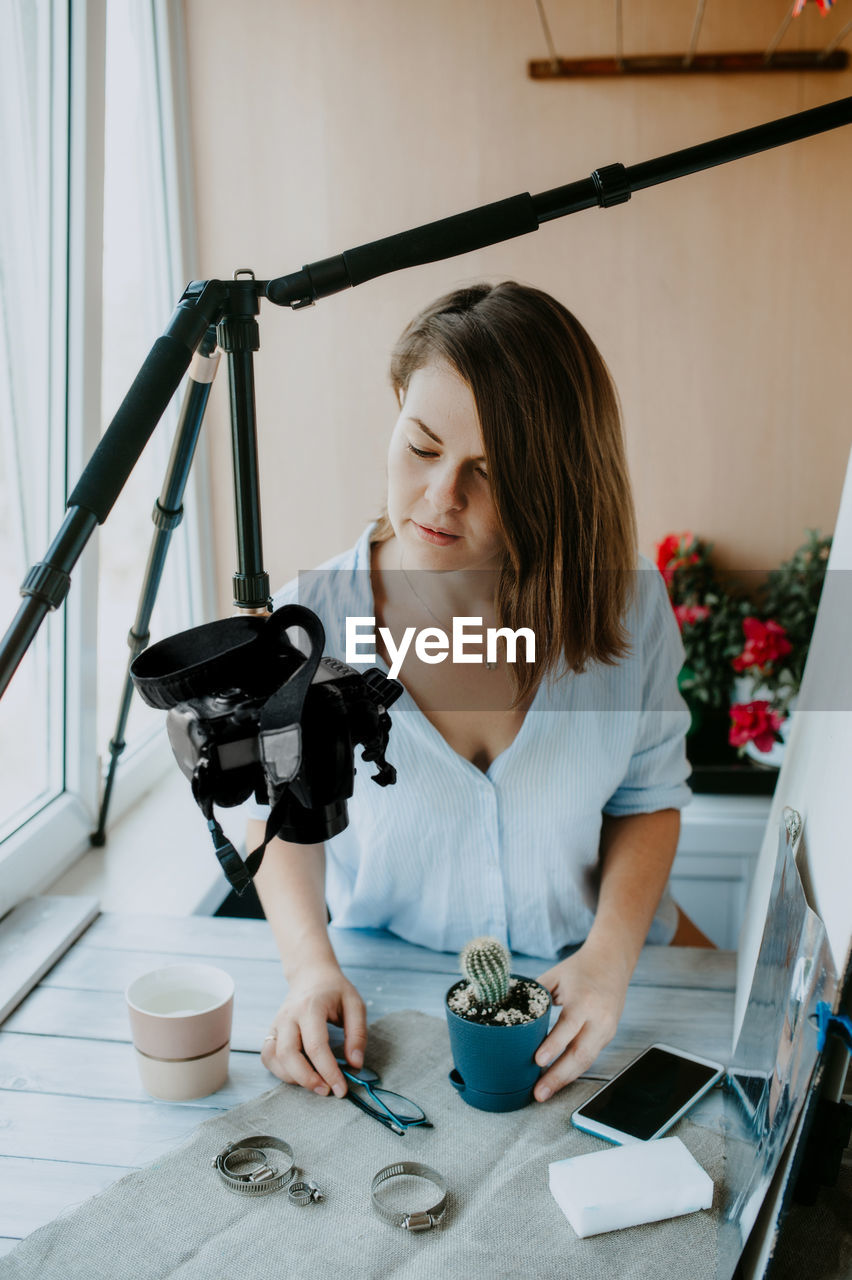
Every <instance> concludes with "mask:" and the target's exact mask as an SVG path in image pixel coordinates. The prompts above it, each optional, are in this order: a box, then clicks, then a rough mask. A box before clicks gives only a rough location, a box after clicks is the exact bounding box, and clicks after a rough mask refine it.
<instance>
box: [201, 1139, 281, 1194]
mask: <svg viewBox="0 0 852 1280" xmlns="http://www.w3.org/2000/svg"><path fill="white" fill-rule="evenodd" d="M270 1149H271V1150H274V1151H282V1152H283V1153H284V1155H285V1156H286V1157H287V1160H288V1163H287V1165H286V1167H285V1168H284V1169H281V1170H279V1169H277V1168H275V1167H273V1166H272V1165H270V1164H269V1163H268V1161H267V1158H266V1152H267V1151H268V1150H270ZM251 1161H254V1162H255V1163H254V1167H253V1168H250V1169H247V1170H245V1172H242V1173H240V1172H238V1169H239V1166H240V1165H247V1164H249V1163H250V1162H251ZM210 1163H211V1164H212V1166H213V1168H214V1169H215V1170H216V1172H217V1173H218V1174H219V1177H220V1178H221V1179H222V1181H223V1182H224V1184H225V1186H226V1187H227V1188H228V1190H229V1191H238V1192H240V1194H242V1195H252V1196H257V1195H268V1194H269V1193H270V1192H271V1191H280V1189H281V1188H282V1187H286V1186H287V1184H288V1182H290V1181H292V1179H293V1176H294V1173H295V1165H294V1159H293V1149H292V1147H291V1146H290V1145H289V1143H287V1142H284V1141H282V1139H281V1138H271V1137H269V1135H268V1134H260V1135H256V1136H253V1137H250V1138H240V1140H239V1141H238V1142H230V1143H228V1145H227V1147H223V1149H222V1150H221V1151H220V1152H219V1154H218V1155H217V1156H215V1157H214V1158H213V1159H212V1160H211V1162H210Z"/></svg>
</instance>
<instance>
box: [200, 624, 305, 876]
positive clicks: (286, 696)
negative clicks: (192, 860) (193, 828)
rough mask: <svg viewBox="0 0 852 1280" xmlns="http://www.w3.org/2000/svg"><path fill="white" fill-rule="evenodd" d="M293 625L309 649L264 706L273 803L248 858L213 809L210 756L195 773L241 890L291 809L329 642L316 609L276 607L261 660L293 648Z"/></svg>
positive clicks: (219, 849) (223, 856) (225, 865)
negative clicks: (309, 711)
mask: <svg viewBox="0 0 852 1280" xmlns="http://www.w3.org/2000/svg"><path fill="white" fill-rule="evenodd" d="M291 627H299V628H300V629H301V630H302V631H303V632H305V634H306V635H307V637H308V641H309V649H308V653H307V655H306V657H305V660H304V662H302V663H301V665H300V666H299V667H297V669H296V670H295V671H294V672H293V673H292V675H291V676H290V677H289V679H288V680H286V681H285V682H284V684H282V685H281V687H280V688H279V689H277V690H276V691H275V693H273V694H272V695H271V697H269V698H268V699H267V701H266V702H265V703H264V705H263V708H262V709H261V712H260V732H259V735H258V741H259V747H260V757H261V761H262V763H263V770H264V774H265V775H266V782H267V794H268V795H269V798H270V801H271V804H272V807H271V812H270V814H269V818H268V819H267V823H266V829H265V831H264V836H263V843H262V844H260V845H259V846H258V847H257V848H256V849H255V850H253V851H252V852H251V853H250V854H249V855H248V857H247V858H246V859H245V861H243V859H242V858H241V857H240V855H239V854H238V853H237V851H236V849H235V848H234V846H233V844H232V843H231V841H230V840H229V839H228V837H227V836H226V835H225V832H224V831H223V830H222V826H221V824H220V823H219V822H218V820H217V818H216V816H215V814H214V812H213V795H212V790H211V787H210V785H209V777H208V775H209V769H210V765H209V761H208V759H207V758H206V757H203V758H202V759H201V760H199V762H198V765H197V766H196V769H195V771H194V773H193V776H192V794H193V796H194V797H195V802H196V804H197V805H198V807H199V808H200V809H201V812H202V813H203V814H204V817H205V819H206V821H207V827H208V830H209V831H210V835H211V837H212V839H213V848H214V850H215V853H216V857H217V858H218V860H219V865H220V866H221V868H222V870H223V872H224V874H225V877H226V879H227V881H228V883H229V884H230V886H231V888H232V889H234V891H235V892H236V893H237V894H243V893H245V891H246V889H247V888H248V887H249V885H250V884H251V882H252V879H253V878H254V876H255V874H256V873H257V870H258V867H259V866H260V864H261V862H262V861H263V855H264V853H265V851H266V846H267V845H268V844H269V842H270V840H272V839H274V837H275V835H276V834H277V832H278V830H279V828H280V827H281V824H282V821H283V819H284V817H285V814H286V809H287V792H286V784H287V783H288V782H291V781H292V780H293V778H295V777H296V776H297V775H298V773H299V770H300V769H301V767H302V728H301V725H302V711H303V709H304V705H305V698H306V697H307V695H308V690H309V689H310V687H311V682H312V681H313V678H314V676H315V675H316V670H317V667H318V666H319V664H320V660H321V658H322V651H323V648H324V647H325V630H324V628H323V625H322V623H321V622H320V620H319V618H318V617H317V615H316V614H315V613H312V612H311V610H310V609H306V608H304V607H303V606H302V605H298V604H288V605H284V606H283V607H282V608H280V609H276V610H275V612H274V613H273V614H272V615H271V617H270V618H268V619H267V620H266V622H265V624H264V627H263V630H262V631H261V632H260V633H259V635H258V636H257V638H256V643H258V644H259V645H260V647H261V652H259V653H258V655H257V657H258V661H264V660H265V661H267V662H270V663H272V662H275V661H276V660H277V659H278V657H279V656H280V654H281V653H282V652H284V651H285V650H286V649H287V648H289V649H290V650H292V647H293V646H292V645H290V643H289V641H288V640H287V631H288V629H289V628H291ZM264 650H265V651H266V652H265V654H264V652H263V651H264ZM276 797H277V798H276Z"/></svg>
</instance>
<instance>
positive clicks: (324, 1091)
mask: <svg viewBox="0 0 852 1280" xmlns="http://www.w3.org/2000/svg"><path fill="white" fill-rule="evenodd" d="M314 1093H318V1094H319V1096H320V1097H321V1098H327V1097H328V1085H327V1084H318V1085H317V1087H316V1088H315V1089H314Z"/></svg>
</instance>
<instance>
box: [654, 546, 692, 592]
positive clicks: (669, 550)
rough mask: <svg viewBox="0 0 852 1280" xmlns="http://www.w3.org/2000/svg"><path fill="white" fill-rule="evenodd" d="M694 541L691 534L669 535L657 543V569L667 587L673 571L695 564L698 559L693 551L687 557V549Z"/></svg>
mask: <svg viewBox="0 0 852 1280" xmlns="http://www.w3.org/2000/svg"><path fill="white" fill-rule="evenodd" d="M694 541H695V539H694V537H693V536H692V534H691V533H670V534H668V535H667V536H666V537H665V538H663V540H662V542H658V543H657V568H658V569H659V571H660V573H661V574H662V575H663V577H664V578H665V580H666V584H667V585H668V584H669V583H670V582H671V580H672V578H673V577H674V574H675V569H682V568H684V567H685V566H686V565H688V564H697V563H698V560H699V557H698V555H697V553H696V552H695V551H693V552H691V553H690V554H689V555H687V551H686V549H687V547H691V546H692V544H693V542H694Z"/></svg>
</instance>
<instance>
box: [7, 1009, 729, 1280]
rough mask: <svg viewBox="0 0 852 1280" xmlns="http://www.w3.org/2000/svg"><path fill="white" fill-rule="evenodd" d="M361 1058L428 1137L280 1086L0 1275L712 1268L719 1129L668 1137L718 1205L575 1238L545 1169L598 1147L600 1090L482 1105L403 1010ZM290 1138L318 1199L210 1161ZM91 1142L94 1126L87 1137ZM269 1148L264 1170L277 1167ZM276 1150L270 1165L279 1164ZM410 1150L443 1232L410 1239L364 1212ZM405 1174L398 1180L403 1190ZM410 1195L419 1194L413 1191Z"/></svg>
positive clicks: (115, 1278) (374, 1278)
mask: <svg viewBox="0 0 852 1280" xmlns="http://www.w3.org/2000/svg"><path fill="white" fill-rule="evenodd" d="M367 1060H368V1062H369V1064H370V1066H372V1067H373V1068H374V1069H375V1070H377V1071H378V1072H379V1073H380V1075H381V1077H382V1084H383V1086H385V1087H386V1088H388V1089H391V1090H394V1091H396V1092H399V1093H402V1094H404V1095H406V1096H408V1097H410V1098H412V1099H413V1100H415V1101H416V1102H418V1103H420V1105H421V1106H422V1107H423V1108H424V1110H425V1112H426V1114H427V1116H428V1117H429V1119H430V1120H431V1121H432V1122H433V1124H434V1126H435V1127H434V1129H414V1130H411V1131H409V1132H408V1133H407V1134H406V1135H405V1136H404V1137H398V1136H396V1135H395V1134H393V1133H391V1132H390V1131H389V1130H387V1129H385V1128H384V1127H383V1126H382V1125H380V1124H378V1123H377V1121H375V1120H373V1119H372V1118H371V1117H369V1116H366V1115H364V1114H363V1113H362V1112H361V1111H360V1110H358V1108H357V1107H355V1106H353V1105H352V1104H351V1103H350V1102H348V1101H347V1100H346V1099H336V1098H334V1097H329V1098H319V1097H317V1096H316V1095H314V1094H312V1093H308V1092H306V1091H305V1090H303V1089H300V1088H298V1087H297V1086H295V1085H279V1086H278V1087H276V1088H274V1089H272V1090H270V1091H269V1092H268V1093H264V1094H261V1096H260V1097H258V1098H256V1099H254V1100H252V1101H251V1102H246V1103H243V1104H242V1105H240V1106H238V1107H235V1108H234V1109H233V1110H232V1111H229V1112H227V1113H226V1114H224V1115H220V1116H216V1117H214V1118H213V1119H210V1120H207V1121H205V1122H204V1123H202V1124H201V1125H199V1127H198V1129H197V1130H196V1131H195V1133H194V1134H193V1136H192V1137H191V1138H190V1139H189V1141H188V1142H186V1143H185V1144H184V1145H183V1146H182V1147H180V1148H179V1149H178V1150H176V1151H175V1152H173V1153H172V1154H170V1155H169V1156H167V1157H165V1158H164V1159H161V1160H159V1161H158V1162H157V1163H155V1164H153V1165H150V1166H148V1167H147V1168H145V1169H142V1170H140V1171H138V1172H135V1173H132V1174H129V1175H127V1176H126V1177H124V1178H122V1179H121V1181H120V1182H118V1183H116V1184H115V1185H114V1186H112V1187H110V1188H109V1189H108V1190H107V1191H105V1192H103V1193H102V1194H101V1195H98V1196H96V1197H94V1198H93V1199H91V1200H89V1201H87V1202H86V1203H85V1204H83V1205H82V1206H80V1208H78V1209H76V1210H75V1211H74V1212H72V1213H71V1214H69V1215H68V1216H65V1217H62V1218H59V1219H57V1220H55V1221H54V1222H52V1223H49V1224H48V1225H47V1226H44V1227H42V1228H41V1229H40V1230H38V1231H36V1232H34V1233H33V1235H31V1236H29V1237H28V1238H27V1239H26V1240H24V1241H22V1242H21V1244H20V1245H18V1247H17V1248H16V1249H14V1250H13V1251H12V1252H11V1253H9V1254H7V1255H6V1257H5V1258H2V1259H0V1277H2V1280H25V1278H28V1280H36V1278H37V1280H165V1278H166V1277H168V1278H169V1280H265V1278H266V1277H275V1280H340V1278H341V1277H343V1276H351V1277H354V1278H355V1280H435V1278H436V1277H438V1276H440V1277H441V1280H455V1278H456V1277H458V1278H459V1280H475V1278H476V1277H483V1278H487V1280H517V1278H518V1277H519V1276H535V1277H537V1280H565V1277H566V1276H582V1277H583V1280H613V1277H615V1276H629V1277H630V1278H631V1280H645V1278H646V1277H647V1280H659V1277H660V1276H661V1275H675V1276H677V1275H682V1276H689V1277H690V1280H711V1277H715V1275H716V1248H717V1231H718V1228H719V1223H720V1213H719V1206H720V1203H721V1200H722V1186H721V1181H722V1173H723V1167H724V1152H723V1139H722V1137H721V1136H720V1135H718V1134H716V1133H714V1132H712V1131H711V1130H709V1129H703V1128H700V1127H699V1126H697V1125H693V1124H691V1123H689V1122H688V1121H685V1120H682V1121H680V1122H679V1124H678V1125H677V1127H676V1129H675V1131H674V1132H676V1133H677V1135H678V1136H679V1137H680V1138H681V1139H682V1141H683V1142H684V1143H685V1144H686V1146H687V1147H688V1148H689V1149H690V1151H691V1152H692V1154H693V1155H694V1156H695V1158H696V1159H697V1160H698V1162H699V1163H700V1164H701V1165H702V1167H703V1168H704V1169H705V1170H706V1171H707V1173H709V1175H710V1177H711V1178H713V1180H714V1183H715V1184H716V1192H715V1197H714V1209H712V1210H707V1211H703V1212H700V1213H694V1214H691V1215H689V1216H687V1217H682V1218H674V1219H671V1220H669V1221H666V1222H656V1223H648V1224H646V1225H644V1226H640V1227H630V1228H627V1229H625V1230H623V1231H616V1232H612V1233H610V1234H608V1235H601V1236H594V1237H591V1238H590V1239H586V1240H580V1239H578V1238H577V1236H576V1235H575V1234H574V1232H573V1230H572V1229H571V1227H570V1226H569V1224H568V1223H567V1222H566V1220H565V1218H564V1216H563V1214H562V1212H561V1211H560V1209H559V1207H558V1205H557V1204H556V1202H555V1200H554V1199H553V1197H552V1196H551V1194H550V1191H549V1189H548V1164H549V1163H550V1161H552V1160H559V1159H562V1158H563V1157H565V1156H569V1155H581V1154H583V1153H585V1152H588V1151H594V1150H602V1149H605V1148H606V1146H607V1144H606V1143H604V1142H602V1141H600V1140H599V1139H596V1138H593V1137H591V1136H589V1135H588V1134H583V1133H580V1132H579V1131H578V1130H576V1129H574V1128H573V1127H571V1125H570V1123H569V1116H570V1113H571V1111H572V1110H573V1108H574V1107H576V1106H578V1105H579V1103H580V1102H581V1101H583V1099H584V1098H585V1097H587V1096H588V1095H589V1094H590V1093H592V1092H593V1091H594V1089H595V1088H597V1087H598V1083H599V1082H595V1081H578V1082H575V1084H573V1085H571V1086H569V1087H568V1088H567V1089H565V1090H563V1091H562V1092H561V1093H559V1094H557V1095H556V1096H555V1097H554V1098H553V1099H552V1100H551V1101H549V1102H547V1103H544V1104H532V1105H530V1106H529V1107H526V1108H524V1109H523V1110H521V1111H516V1112H510V1113H508V1114H502V1115H499V1114H493V1113H487V1112H482V1111H475V1110H474V1109H473V1108H472V1107H469V1106H467V1104H466V1103H464V1102H463V1101H462V1100H461V1098H459V1097H458V1096H457V1094H456V1093H455V1091H454V1089H453V1088H452V1086H451V1085H450V1083H449V1081H448V1080H447V1073H448V1071H449V1069H450V1067H451V1065H452V1063H451V1059H450V1052H449V1040H448V1036H447V1030H446V1026H445V1024H444V1022H443V1021H441V1020H440V1019H437V1018H432V1017H428V1016H427V1015H425V1014H421V1013H416V1012H411V1011H407V1012H404V1013H395V1014H390V1015H389V1016H387V1017H385V1018H382V1019H381V1020H380V1021H378V1022H376V1023H374V1024H373V1025H372V1026H371V1027H370V1030H369V1041H368V1047H367ZM250 1134H269V1135H272V1136H274V1137H279V1138H283V1139H284V1140H285V1141H287V1142H289V1144H290V1146H291V1147H292V1148H293V1151H294V1154H295V1159H296V1164H297V1165H298V1166H299V1167H300V1168H301V1169H303V1170H304V1171H305V1174H306V1175H307V1177H309V1178H311V1179H312V1180H313V1181H314V1182H316V1183H317V1184H318V1185H319V1186H320V1188H321V1189H322V1190H323V1192H324V1193H325V1195H326V1199H325V1200H324V1201H323V1202H321V1203H318V1204H312V1205H309V1206H305V1207H303V1208H300V1207H298V1206H296V1205H292V1204H290V1203H289V1202H288V1200H287V1193H286V1190H284V1191H277V1192H272V1193H270V1194H269V1195H265V1196H259V1197H257V1198H250V1197H248V1196H244V1195H239V1194H237V1193H235V1192H232V1191H230V1190H228V1188H227V1187H225V1186H224V1185H223V1183H222V1182H221V1181H220V1179H219V1177H218V1174H217V1173H216V1171H215V1170H214V1169H213V1168H212V1167H211V1163H210V1162H211V1160H212V1159H213V1157H214V1156H215V1155H216V1154H217V1152H219V1151H220V1150H221V1149H222V1148H223V1147H224V1146H225V1145H226V1144H227V1143H229V1142H233V1141H236V1140H238V1139H240V1138H243V1137H247V1136H249V1135H250ZM93 1142H94V1143H95V1145H96V1142H97V1136H96V1135H93ZM271 1154H273V1160H272V1163H273V1164H275V1163H277V1162H278V1160H279V1156H278V1153H277V1152H276V1153H271ZM283 1158H284V1157H283V1156H282V1157H280V1159H283ZM400 1160H415V1161H419V1162H421V1163H423V1164H427V1165H430V1166H431V1167H432V1168H433V1169H435V1170H436V1171H437V1172H438V1173H440V1174H442V1175H443V1177H444V1178H445V1180H446V1182H447V1184H448V1187H449V1201H448V1208H447V1211H446V1214H445V1216H444V1218H443V1220H442V1222H441V1224H440V1225H439V1226H437V1227H435V1228H433V1229H432V1230H431V1231H424V1232H422V1233H410V1232H408V1231H405V1230H402V1229H400V1228H398V1227H393V1226H390V1225H389V1224H387V1223H386V1222H385V1221H384V1220H383V1219H381V1218H380V1217H379V1216H378V1215H377V1214H376V1213H375V1211H374V1209H373V1207H372V1204H371V1199H370V1187H371V1183H372V1179H373V1176H374V1174H376V1173H377V1172H378V1171H379V1169H381V1168H384V1166H385V1165H388V1164H392V1163H395V1162H397V1161H400ZM403 1182H405V1183H406V1186H404V1187H403V1186H401V1185H400V1186H397V1185H395V1184H396V1183H400V1184H401V1183H403ZM415 1187H416V1190H415ZM381 1190H382V1193H383V1194H384V1195H385V1196H386V1202H387V1203H388V1204H389V1207H392V1208H400V1209H406V1210H409V1211H412V1210H418V1209H424V1208H427V1207H428V1206H429V1205H430V1204H434V1203H435V1201H436V1200H437V1199H438V1198H439V1193H438V1191H437V1190H436V1189H435V1188H434V1187H433V1186H432V1184H431V1183H423V1182H421V1181H419V1180H418V1182H417V1183H416V1184H415V1183H413V1181H412V1180H410V1179H407V1178H406V1179H402V1178H400V1179H391V1180H390V1181H389V1182H387V1183H385V1184H384V1185H383V1187H382V1189H381Z"/></svg>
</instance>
